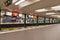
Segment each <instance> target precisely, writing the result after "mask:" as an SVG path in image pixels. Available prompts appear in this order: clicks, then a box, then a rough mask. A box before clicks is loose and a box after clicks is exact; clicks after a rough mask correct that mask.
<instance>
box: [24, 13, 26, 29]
mask: <svg viewBox="0 0 60 40" xmlns="http://www.w3.org/2000/svg"><path fill="white" fill-rule="evenodd" d="M24 17H25V18H24V28H26V14H24Z"/></svg>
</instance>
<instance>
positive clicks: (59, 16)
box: [51, 15, 60, 18]
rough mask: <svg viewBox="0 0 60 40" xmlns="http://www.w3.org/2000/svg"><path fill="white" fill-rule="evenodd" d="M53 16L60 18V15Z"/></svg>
mask: <svg viewBox="0 0 60 40" xmlns="http://www.w3.org/2000/svg"><path fill="white" fill-rule="evenodd" d="M51 16H53V17H58V18H60V15H51Z"/></svg>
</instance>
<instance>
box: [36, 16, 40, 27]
mask: <svg viewBox="0 0 60 40" xmlns="http://www.w3.org/2000/svg"><path fill="white" fill-rule="evenodd" d="M38 20H39V19H38V16H37V24H36V25H37V26H38Z"/></svg>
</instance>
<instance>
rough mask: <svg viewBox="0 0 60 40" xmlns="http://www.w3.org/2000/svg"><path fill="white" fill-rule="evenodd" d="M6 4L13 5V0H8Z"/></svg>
mask: <svg viewBox="0 0 60 40" xmlns="http://www.w3.org/2000/svg"><path fill="white" fill-rule="evenodd" d="M4 4H5V6H9V5H11V4H12V0H7V1H6V2H5V3H4Z"/></svg>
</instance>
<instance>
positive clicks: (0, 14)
mask: <svg viewBox="0 0 60 40" xmlns="http://www.w3.org/2000/svg"><path fill="white" fill-rule="evenodd" d="M0 20H1V8H0ZM0 25H1V22H0ZM0 30H1V26H0Z"/></svg>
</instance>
